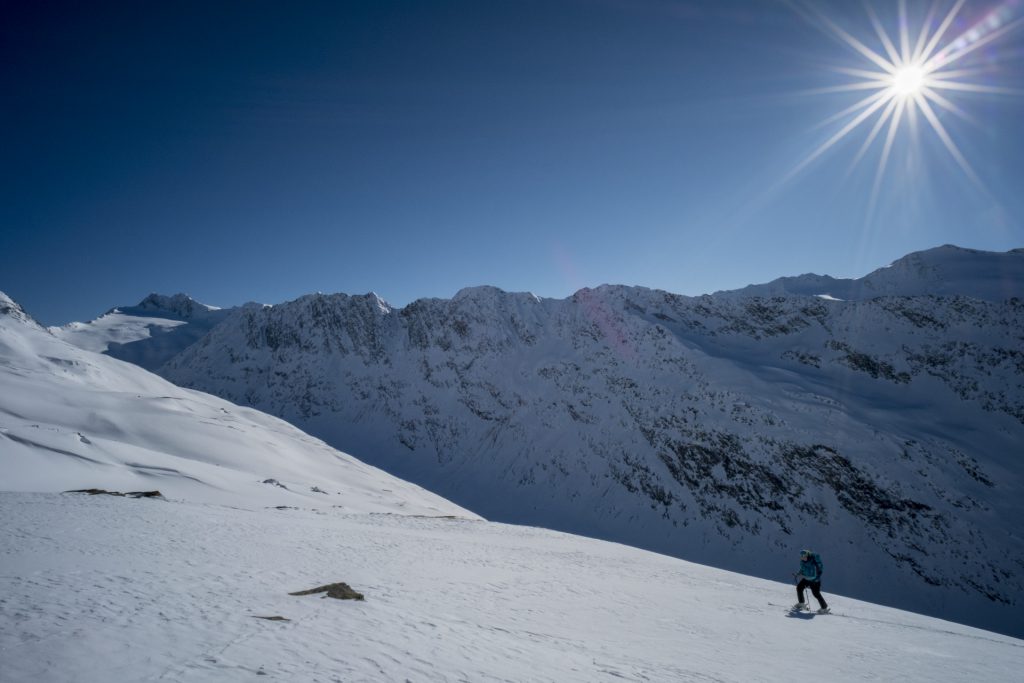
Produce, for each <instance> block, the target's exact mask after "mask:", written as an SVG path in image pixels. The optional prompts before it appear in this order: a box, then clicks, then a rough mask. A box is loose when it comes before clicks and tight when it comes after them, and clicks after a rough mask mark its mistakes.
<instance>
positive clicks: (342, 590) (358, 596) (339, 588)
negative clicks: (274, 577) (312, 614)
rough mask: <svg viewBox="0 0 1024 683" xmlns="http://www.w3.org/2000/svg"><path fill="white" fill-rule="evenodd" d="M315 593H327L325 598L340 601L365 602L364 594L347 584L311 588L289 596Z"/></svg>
mask: <svg viewBox="0 0 1024 683" xmlns="http://www.w3.org/2000/svg"><path fill="white" fill-rule="evenodd" d="M314 593H327V595H325V596H324V597H327V598H337V599H338V600H365V598H364V597H363V594H362V593H357V592H355V591H354V590H352V587H351V586H349V585H348V584H347V583H329V584H326V585H324V586H318V587H316V588H310V589H309V590H305V591H297V592H295V593H289V594H288V595H313V594H314Z"/></svg>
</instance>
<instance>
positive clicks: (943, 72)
mask: <svg viewBox="0 0 1024 683" xmlns="http://www.w3.org/2000/svg"><path fill="white" fill-rule="evenodd" d="M965 1H966V0H955V2H953V4H952V7H950V9H949V11H948V12H947V13H946V14H945V16H944V17H942V19H941V20H939V15H938V14H937V8H938V2H937V1H936V2H933V3H932V4H931V9H930V10H929V12H928V14H927V16H925V17H924V19H923V21H921V23H920V25H919V26H911V22H910V21H909V20H908V17H907V6H906V0H899V1H898V3H897V9H898V22H897V31H896V32H894V34H893V35H895V36H896V40H895V41H894V40H893V38H892V37H891V36H890V33H889V32H888V31H887V30H886V28H885V26H884V25H883V23H882V21H881V19H879V17H878V15H877V14H876V12H875V10H874V9H873V8H872V6H871V5H870V4H865V5H864V6H865V9H866V11H867V15H868V18H869V19H870V22H871V25H872V27H873V29H874V33H875V36H874V37H873V38H865V39H860V38H857V37H855V36H854V35H852V34H851V33H850V32H849V31H847V30H845V29H844V28H842V27H841V26H839V25H838V24H836V23H835V22H834V21H832V20H831V19H830V18H828V17H827V16H825V15H824V14H822V13H821V12H820V11H819V10H818V9H816V7H815V5H813V4H811V3H810V2H809V0H795V3H796V4H793V5H791V6H793V7H794V9H796V11H797V12H798V13H800V14H801V15H803V16H804V18H806V19H808V20H809V21H810V22H811V23H813V24H815V25H816V26H817V27H818V28H820V29H821V30H823V31H824V32H826V33H828V34H829V35H831V36H832V37H834V38H836V39H837V40H838V41H839V42H841V43H842V44H844V45H845V46H846V47H848V48H850V49H851V50H852V51H853V52H854V53H855V54H856V55H857V56H858V58H860V59H861V60H862V61H861V63H860V64H859V65H855V66H853V67H837V68H835V69H834V71H836V72H837V73H839V74H841V75H843V76H844V77H846V78H847V79H851V78H852V79H854V80H848V82H846V83H843V84H840V85H836V86H831V87H825V88H819V89H818V90H816V91H812V92H815V93H843V92H857V91H861V92H867V93H868V94H867V95H866V96H865V97H863V98H862V99H860V100H859V101H857V102H856V103H854V104H853V105H852V106H849V107H847V108H846V109H844V110H842V111H840V112H838V113H836V114H835V115H833V116H831V117H830V118H829V119H826V121H825V122H824V123H825V124H837V123H838V122H841V124H839V125H840V128H839V130H838V131H837V132H835V133H834V134H833V135H832V136H831V137H830V138H829V139H828V140H826V141H825V142H824V143H822V144H821V145H820V146H819V147H818V148H817V149H815V150H814V151H813V152H812V153H811V154H810V155H808V156H807V157H806V158H805V159H804V160H803V161H801V162H800V164H798V165H797V167H796V168H794V169H793V171H791V172H790V173H789V175H787V176H786V178H787V179H788V178H791V177H793V176H794V175H796V174H797V173H799V172H800V171H801V170H803V169H804V168H806V167H807V166H808V165H809V164H810V163H811V162H813V161H814V160H815V159H817V158H818V157H820V156H821V155H822V154H824V153H825V152H826V151H828V150H829V149H830V148H832V147H833V146H835V145H836V144H837V143H838V142H839V141H841V140H843V139H844V138H846V137H847V136H849V135H850V134H851V133H853V132H854V131H855V130H857V129H860V128H861V127H862V126H863V127H865V128H867V129H868V130H869V132H868V133H867V136H866V137H865V139H864V141H863V143H862V144H861V147H860V149H859V151H858V152H857V155H856V157H855V158H854V160H853V163H852V164H851V168H852V166H854V165H856V164H857V163H858V162H859V161H860V160H861V159H862V158H863V157H864V156H865V154H866V153H867V151H868V150H869V149H870V148H871V147H872V145H874V144H875V142H876V141H878V140H880V141H881V142H880V143H879V144H881V146H882V151H881V155H880V157H879V161H878V167H877V169H876V172H875V185H874V190H873V191H872V196H871V204H870V206H873V205H874V202H875V199H876V198H877V195H878V190H879V188H880V187H881V185H882V177H883V175H884V173H885V170H886V165H887V164H888V160H889V156H890V154H891V152H892V148H893V143H894V140H895V138H896V135H897V134H898V132H899V131H900V129H901V126H903V127H908V128H910V129H916V128H917V126H918V120H919V119H920V118H923V119H924V120H925V121H927V123H928V126H929V127H930V128H931V130H932V131H933V132H934V134H935V137H936V138H938V140H939V141H940V142H941V143H942V146H943V147H944V148H945V149H946V150H947V151H948V153H949V154H950V155H951V156H952V158H953V159H954V160H955V161H956V163H957V165H958V166H959V167H960V168H961V169H962V170H963V172H964V173H965V174H966V175H967V176H968V177H969V178H970V179H971V180H973V181H974V182H976V183H977V184H978V185H981V184H982V183H981V181H980V179H979V178H978V175H977V174H976V173H975V171H974V169H973V168H972V167H971V165H970V164H969V163H968V161H967V158H966V157H965V156H964V155H963V153H962V152H961V151H960V148H959V147H958V146H957V144H956V142H955V141H954V140H953V136H952V135H951V134H950V132H949V130H947V128H946V125H945V124H944V123H943V121H942V118H940V115H942V114H950V115H953V116H956V117H959V118H961V119H964V120H966V121H969V122H971V123H977V122H976V121H975V120H974V119H973V118H972V117H971V116H970V115H969V114H967V112H965V111H964V110H963V108H962V107H961V106H960V105H959V104H958V103H957V102H956V101H955V100H956V99H957V98H962V97H965V96H968V95H970V94H977V93H987V94H1012V95H1020V94H1021V93H1020V92H1018V91H1014V90H1010V89H1008V88H1002V87H996V86H992V85H983V84H979V83H974V82H971V81H970V80H969V79H971V78H973V77H977V76H978V75H980V74H983V73H985V70H984V69H979V68H964V66H963V65H962V64H958V63H959V62H961V60H963V59H964V57H967V56H968V55H970V54H973V53H975V51H976V50H979V49H980V48H983V47H985V46H991V45H992V43H993V42H994V41H996V40H999V39H1000V38H1002V37H1003V36H1005V35H1006V34H1008V33H1010V32H1011V31H1014V30H1016V29H1018V28H1020V27H1021V26H1022V25H1024V17H1015V16H1014V14H1015V10H1014V7H1015V5H1016V3H1015V2H1003V3H1002V4H1001V5H997V6H996V7H995V8H994V9H992V10H991V11H990V12H988V13H987V14H986V15H984V16H983V17H982V18H981V19H980V20H979V21H977V22H975V23H974V24H973V25H971V26H969V27H968V28H967V29H966V30H965V31H963V32H962V33H960V34H958V35H953V36H952V37H950V35H949V34H950V28H951V27H952V26H953V25H954V23H955V21H956V19H957V17H958V15H959V13H960V10H961V9H962V8H963V5H964V2H965ZM876 41H877V42H876ZM871 42H876V45H877V46H878V47H876V48H875V49H872V48H871V47H869V43H871ZM986 59H989V61H991V57H990V55H986ZM954 67H956V68H954ZM904 122H907V123H906V124H905V125H904ZM915 137H916V136H915ZM869 211H870V208H869Z"/></svg>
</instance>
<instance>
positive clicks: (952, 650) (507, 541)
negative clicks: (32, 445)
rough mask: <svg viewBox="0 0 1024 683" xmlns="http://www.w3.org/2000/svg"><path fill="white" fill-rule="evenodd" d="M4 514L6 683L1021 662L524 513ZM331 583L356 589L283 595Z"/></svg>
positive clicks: (184, 509)
mask: <svg viewBox="0 0 1024 683" xmlns="http://www.w3.org/2000/svg"><path fill="white" fill-rule="evenodd" d="M0 519H2V520H3V524H0V567H2V571H0V624H3V628H0V653H2V662H3V664H2V668H0V679H3V680H4V681H76V682H80V683H91V682H93V681H95V682H103V683H118V682H120V681H141V680H162V681H218V682H220V681H228V682H230V681H253V680H270V681H288V682H291V681H403V680H405V681H432V682H434V681H438V682H443V681H474V682H475V681H557V682H558V683H572V682H575V681H580V682H588V683H591V682H599V681H623V680H628V681H659V682H661V681H664V682H666V683H668V682H672V683H686V682H700V683H708V682H727V681H730V682H731V681H736V682H742V683H750V682H754V681H772V682H774V681H793V680H800V681H804V680H807V681H922V682H925V681H927V682H928V683H935V682H936V681H987V682H988V681H1011V680H1019V674H1020V671H1021V669H1022V667H1024V642H1022V641H1020V640H1015V639H1013V638H1009V637H1006V636H1000V635H996V634H993V633H989V632H986V631H980V630H976V629H973V628H969V627H965V626H960V625H957V624H953V623H950V622H945V621H940V620H937V619H932V618H928V617H922V616H918V615H915V614H910V613H907V612H901V611H898V610H895V609H890V608H884V607H878V606H875V605H871V604H867V603H863V602H858V601H855V600H849V599H845V598H842V597H840V596H835V595H829V596H828V597H829V599H830V601H831V603H832V607H833V610H834V612H835V613H834V614H832V615H822V616H817V615H810V614H802V615H798V616H795V617H790V616H787V611H786V610H787V607H788V606H789V605H791V604H792V603H793V602H794V596H793V588H792V586H790V585H786V584H783V583H774V582H770V581H764V580H760V579H754V578H750V577H746V576H742V575H739V574H732V573H729V572H725V571H721V570H716V569H711V568H709V567H704V566H700V565H695V564H691V563H688V562H685V561H682V560H677V559H672V558H669V557H666V556H663V555H656V554H653V553H649V552H645V551H641V550H637V549H634V548H630V547H627V546H621V545H616V544H612V543H606V542H601V541H595V540H591V539H586V538H582V537H575V536H569V535H565V534H561V533H556V532H552V531H545V530H541V529H535V528H529V527H513V526H505V525H502V524H495V523H488V522H481V521H471V520H462V519H459V520H447V519H437V518H430V519H427V518H415V517H408V516H396V515H352V514H346V513H344V512H342V511H339V510H335V509H326V510H305V509H303V510H273V509H271V510H265V509H262V510H238V509H231V508H226V507H223V506H208V505H200V504H194V503H185V502H166V501H158V500H128V499H124V498H109V497H106V496H96V497H86V496H79V495H59V494H11V493H4V494H0ZM336 581H344V582H346V583H348V584H350V585H351V586H352V587H353V588H354V589H355V590H357V591H359V592H361V593H363V594H364V595H365V596H366V601H365V602H352V601H340V600H333V599H322V598H320V597H318V596H305V597H293V596H289V595H288V593H289V592H292V591H299V590H303V589H307V588H312V587H314V586H318V585H321V584H324V583H330V582H336ZM257 616H264V617H267V616H280V617H284V618H286V619H288V620H289V621H266V620H263V619H256V618H254V617H257ZM260 674H263V675H264V676H265V678H264V677H261V678H256V676H257V675H260Z"/></svg>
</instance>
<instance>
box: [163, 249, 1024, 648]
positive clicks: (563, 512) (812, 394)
mask: <svg viewBox="0 0 1024 683" xmlns="http://www.w3.org/2000/svg"><path fill="white" fill-rule="evenodd" d="M939 251H940V252H941V253H943V254H945V255H946V256H948V257H949V259H952V260H949V259H947V261H948V262H944V265H943V266H942V268H941V269H939V271H934V270H929V269H928V268H923V269H922V268H917V269H916V270H915V268H912V267H910V266H907V268H904V267H903V266H900V267H898V268H897V267H896V266H893V268H896V270H894V271H893V272H903V270H907V272H908V273H909V274H903V275H900V277H899V278H897V280H898V281H899V283H900V285H899V287H898V288H895V289H891V290H887V291H901V292H911V293H913V292H915V291H918V290H917V289H915V287H918V286H917V285H914V284H913V274H914V273H918V274H919V275H920V277H921V278H925V279H927V278H932V279H931V280H928V282H931V283H932V284H934V282H936V281H937V280H936V279H935V277H938V276H935V272H941V273H946V274H948V273H957V272H970V273H975V274H977V273H978V272H979V271H978V270H977V268H976V267H975V266H974V265H972V264H973V263H974V261H975V258H976V257H978V255H977V254H976V253H974V252H969V251H966V250H948V249H947V250H939ZM926 254H929V255H926V256H922V257H921V258H924V259H925V260H926V261H928V262H929V263H930V262H932V261H934V259H933V257H934V254H931V252H928V253H926ZM960 257H962V258H964V259H967V262H965V263H961V264H960V265H957V264H956V263H954V261H955V260H956V258H960ZM1001 258H1004V259H1005V260H1007V261H1008V262H1012V263H1017V262H1018V261H1019V260H1020V259H1022V258H1024V252H1019V253H1018V252H1011V253H1010V254H1008V255H1002V256H1001ZM929 259H931V260H929ZM1014 259H1016V260H1014ZM904 261H905V262H906V263H913V262H914V261H915V258H914V257H913V255H912V256H911V257H908V258H907V259H904ZM1007 268H1008V269H1009V270H1008V271H1007V272H1016V270H1014V269H1015V268H1016V266H1007ZM933 276H935V277H933ZM942 277H943V278H945V277H946V275H943V276H942ZM978 277H980V275H979V276H978ZM972 278H973V276H972ZM997 279H998V280H999V281H1000V282H1003V281H1004V280H1003V279H1001V278H997ZM978 281H979V280H978V278H973V279H971V278H968V282H967V284H965V285H964V287H965V291H967V292H969V293H973V295H975V296H960V295H956V296H943V297H938V296H886V297H878V298H873V299H864V300H856V301H827V300H822V299H819V298H815V297H801V296H790V297H779V298H761V297H736V296H705V297H696V298H688V297H681V296H676V295H672V294H668V293H665V292H660V291H652V290H647V289H643V288H628V287H600V288H598V289H595V290H582V291H580V292H578V293H577V294H576V295H574V296H573V297H571V298H569V299H566V300H552V299H538V298H537V297H534V296H532V295H529V294H513V293H506V292H502V291H500V290H497V289H494V288H487V287H480V288H472V289H467V290H463V291H462V292H460V293H459V294H458V295H456V297H454V298H453V299H452V300H450V301H448V300H436V299H435V300H421V301H417V302H414V303H413V304H410V305H409V306H406V307H405V308H402V309H392V308H391V307H390V306H388V305H387V304H386V303H385V302H384V301H382V300H381V299H380V298H379V297H376V296H375V295H366V296H346V295H331V296H323V295H311V296H306V297H302V298H300V299H297V300H295V301H293V302H289V303H286V304H281V305H277V306H273V307H267V308H260V309H248V310H242V311H236V312H235V313H233V314H232V315H231V317H230V318H228V319H227V320H225V321H224V322H222V323H221V324H220V325H218V326H217V327H216V328H214V329H213V330H211V332H210V333H209V334H208V335H207V336H206V337H204V338H203V339H202V340H200V341H199V342H198V343H196V344H195V345H193V346H191V347H190V348H189V349H187V350H186V351H185V352H183V353H182V354H179V355H178V356H176V357H175V358H173V359H172V360H171V361H170V362H169V363H168V364H167V365H166V366H164V368H163V369H162V370H161V372H162V374H164V376H166V377H168V378H169V379H171V380H173V381H175V382H177V383H179V384H181V385H184V386H190V387H194V388H199V389H203V390H205V391H210V392H211V393H216V394H218V395H220V396H222V397H225V398H228V399H230V400H233V401H237V402H239V403H243V404H246V405H251V406H254V407H257V408H259V409H261V410H265V411H267V412H270V413H272V414H275V415H278V416H280V417H283V418H285V419H287V420H289V421H290V422H292V423H294V424H297V425H300V426H302V428H303V429H305V430H307V431H309V432H310V433H312V434H315V435H317V436H319V437H321V438H324V439H325V440H326V441H327V442H328V443H331V444H332V445H334V446H335V447H338V448H341V449H343V450H345V451H347V452H351V453H354V454H357V455H358V456H359V457H361V458H363V459H365V460H367V461H369V462H371V463H372V464H375V465H378V466H381V467H383V468H385V469H387V470H388V471H390V472H392V473H395V474H397V475H398V476H401V477H402V478H405V479H410V480H412V481H415V482H416V483H419V484H421V485H424V486H426V487H427V488H430V489H431V490H434V491H436V492H438V493H440V494H442V495H444V496H446V497H448V498H450V499H451V500H454V501H455V502H457V503H459V504H461V505H464V506H466V507H468V508H470V509H473V510H475V511H477V512H479V513H480V514H483V515H485V516H487V517H488V518H492V519H498V520H502V521H511V522H518V523H526V524H533V525H538V526H546V527H549V528H555V529H560V530H564V531H570V532H575V533H582V534H586V535H591V536H596V537H600V538H605V539H611V540H616V541H621V542H625V543H629V544H632V545H636V546H640V547H644V548H648V549H652V550H656V551H659V552H664V553H669V554H672V555H676V556H679V557H683V558H686V559H689V560H694V561H699V562H703V563H708V564H711V565H714V566H719V567H724V568H728V569H732V570H736V571H742V572H745V573H749V574H753V575H758V576H762V577H771V576H778V575H779V574H780V572H783V571H784V567H785V566H786V564H787V563H788V558H789V557H791V556H792V554H793V553H794V552H795V551H796V550H797V549H798V548H799V547H801V546H803V545H811V546H814V547H816V548H818V549H819V550H822V551H823V552H824V553H825V555H826V557H827V558H829V561H830V564H831V567H832V569H831V570H830V574H829V583H828V588H832V589H834V590H840V591H842V592H845V593H848V594H851V595H854V596H857V597H861V598H864V599H869V600H872V601H876V602H882V603H885V604H890V605H896V606H900V607H905V608H909V609H914V610H917V611H922V612H926V613H929V614H934V615H939V616H943V617H945V618H951V619H954V620H958V621H963V622H965V623H971V624H974V625H980V626H984V627H986V628H991V629H996V630H1002V631H1004V632H1008V633H1014V634H1017V635H1020V634H1022V633H1024V622H1022V621H1021V620H1020V619H1019V610H1020V605H1021V602H1022V600H1024V540H1022V539H1024V476H1022V461H1021V457H1022V451H1021V446H1020V444H1021V443H1024V351H1022V348H1024V338H1022V334H1024V333H1022V331H1024V303H1022V302H1021V301H1020V300H1019V299H1010V300H988V299H987V298H979V297H978V296H977V295H979V294H981V293H983V292H981V291H979V289H978V288H977V287H976V282H978ZM972 283H974V284H972ZM928 286H931V285H928ZM944 286H945V287H946V288H947V289H946V290H945V291H950V292H951V291H955V290H957V288H958V286H957V283H956V282H954V281H952V280H949V281H946V284H945V285H944ZM1015 286H1017V285H1015V284H1014V283H1013V282H1010V283H1009V285H1008V289H1007V291H1016V290H1015V289H1014V287H1015ZM878 287H880V288H881V287H882V285H878ZM920 287H925V285H921V286H920ZM920 287H918V289H920ZM816 293H817V292H816ZM989 293H990V294H991V293H992V292H991V291H990V292H989ZM838 298H842V297H838Z"/></svg>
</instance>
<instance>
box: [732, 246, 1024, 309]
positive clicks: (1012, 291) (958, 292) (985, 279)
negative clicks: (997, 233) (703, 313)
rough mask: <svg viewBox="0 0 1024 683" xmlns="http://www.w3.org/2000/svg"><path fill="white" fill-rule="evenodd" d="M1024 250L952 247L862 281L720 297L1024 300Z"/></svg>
mask: <svg viewBox="0 0 1024 683" xmlns="http://www.w3.org/2000/svg"><path fill="white" fill-rule="evenodd" d="M1022 255H1024V249H1013V250H1010V251H1008V252H1005V253H997V252H986V251H979V250H976V249H965V248H963V247H957V246H954V245H951V244H946V245H943V246H941V247H935V248H934V249H928V250H926V251H918V252H914V253H912V254H908V255H906V256H904V257H903V258H900V259H897V260H896V261H894V262H893V263H891V264H889V265H888V266H885V267H882V268H879V269H877V270H875V271H872V272H871V273H868V274H867V275H865V276H864V277H862V278H853V279H851V278H834V277H831V276H828V275H815V274H812V273H808V274H806V275H800V276H798V277H782V278H778V279H776V280H772V281H771V282H768V283H765V284H761V285H749V286H747V287H743V288H741V289H735V290H729V291H723V292H715V296H765V297H772V296H788V295H796V296H815V295H827V296H831V297H834V298H837V299H844V300H864V299H871V298H875V297H879V296H927V295H930V296H967V297H972V298H975V299H982V300H984V301H996V302H998V301H1004V300H1007V299H1011V298H1013V297H1017V298H1024V258H1022Z"/></svg>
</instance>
